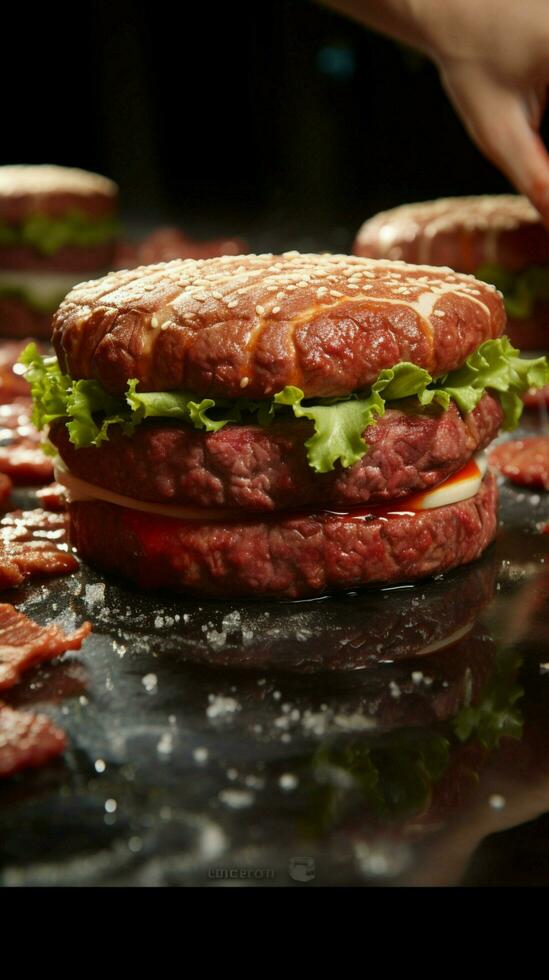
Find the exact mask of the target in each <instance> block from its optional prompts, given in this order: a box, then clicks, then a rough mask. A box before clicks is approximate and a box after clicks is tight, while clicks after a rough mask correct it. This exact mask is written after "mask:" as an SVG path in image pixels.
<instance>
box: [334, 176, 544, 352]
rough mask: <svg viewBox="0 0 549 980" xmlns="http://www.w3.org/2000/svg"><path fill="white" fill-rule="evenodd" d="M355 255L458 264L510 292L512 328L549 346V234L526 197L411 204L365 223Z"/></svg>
mask: <svg viewBox="0 0 549 980" xmlns="http://www.w3.org/2000/svg"><path fill="white" fill-rule="evenodd" d="M353 250H354V252H355V254H356V255H363V256H369V257H371V258H378V259H381V258H389V259H404V260H405V261H406V262H420V263H423V262H427V263H429V264H430V265H443V266H451V268H452V269H456V270H457V271H458V272H465V273H471V274H472V275H474V276H476V277H477V278H478V279H482V280H484V281H485V282H489V283H492V284H493V285H494V286H497V288H498V289H499V290H501V292H502V293H503V296H504V299H505V307H506V311H507V316H508V321H507V333H508V334H509V336H510V337H511V341H512V342H513V343H514V344H517V346H519V347H521V348H522V349H523V350H538V349H542V350H545V349H547V348H549V232H548V231H547V229H546V228H545V227H544V225H543V222H542V219H541V217H540V215H539V214H538V212H537V211H536V210H535V209H534V208H533V207H532V205H531V204H530V202H529V201H528V200H527V199H526V198H525V197H519V196H517V195H513V194H501V195H496V196H492V197H490V196H483V197H450V198H443V199H441V200H438V201H426V202H424V203H420V204H405V205H403V206H401V207H397V208H393V209H392V210H391V211H384V212H382V213H380V214H377V215H375V216H374V217H373V218H370V220H369V221H366V222H365V224H363V225H362V228H361V229H360V231H359V232H358V235H357V237H356V240H355V244H354V249H353Z"/></svg>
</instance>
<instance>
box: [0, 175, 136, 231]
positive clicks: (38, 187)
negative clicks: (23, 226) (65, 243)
mask: <svg viewBox="0 0 549 980" xmlns="http://www.w3.org/2000/svg"><path fill="white" fill-rule="evenodd" d="M117 200H118V188H117V186H116V184H115V183H113V181H112V180H108V178H107V177H101V176H100V175H99V174H94V173H89V172H88V171H86V170H79V169H77V168H76V167H57V166H53V165H50V164H42V165H38V166H26V165H22V164H15V165H13V166H5V167H0V220H1V221H7V222H9V223H13V224H17V222H20V221H23V220H24V219H25V218H28V217H31V216H32V215H35V214H46V215H48V216H49V217H52V218H53V217H61V216H62V215H64V214H66V213H67V211H73V210H77V211H83V212H85V213H86V214H88V215H90V216H91V217H97V218H99V217H103V216H107V215H110V214H112V212H113V211H115V210H116V206H117Z"/></svg>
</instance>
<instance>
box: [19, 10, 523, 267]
mask: <svg viewBox="0 0 549 980" xmlns="http://www.w3.org/2000/svg"><path fill="white" fill-rule="evenodd" d="M2 20H3V29H2V33H3V41H4V43H3V45H2V57H1V59H0V76H2V92H3V95H4V98H3V100H2V116H3V124H4V125H3V132H4V140H3V146H2V151H1V155H0V162H2V163H16V162H36V163H39V162H55V163H61V164H68V165H77V166H81V167H84V168H88V169H91V170H97V171H99V172H100V173H105V174H108V175H109V176H112V177H113V178H114V179H115V180H116V181H117V182H118V183H119V184H120V185H121V188H122V202H123V208H124V213H125V215H126V216H127V217H128V218H129V219H130V221H131V220H132V219H133V220H136V219H139V220H141V221H145V222H153V221H157V220H162V221H166V220H168V221H178V222H180V223H181V224H183V225H184V227H186V228H187V229H189V230H191V231H194V232H195V233H196V232H198V233H200V232H202V233H203V234H210V233H214V234H216V233H227V232H229V233H230V232H240V233H245V234H250V235H251V239H252V243H254V244H255V245H256V246H257V244H258V243H259V244H260V245H261V246H262V247H266V248H270V247H274V248H276V245H277V242H279V241H282V240H283V241H284V242H285V243H288V244H295V245H297V246H302V247H303V245H307V243H308V242H309V240H310V242H315V243H317V244H319V245H324V246H325V247H328V248H335V247H337V248H343V249H346V248H348V247H350V242H351V240H352V235H353V233H354V230H355V229H356V227H357V226H358V225H359V224H360V222H361V221H362V220H363V219H364V218H365V217H367V216H369V215H371V214H372V213H374V212H375V211H377V210H379V209H381V208H385V207H390V206H393V205H396V204H399V203H401V202H403V201H412V200H422V199H426V198H432V197H438V196H441V195H446V194H464V193H476V192H490V191H500V190H504V189H505V188H506V183H505V181H504V179H503V178H502V177H501V176H500V174H499V173H498V172H497V171H496V170H495V169H494V168H493V167H492V166H491V165H490V164H488V163H487V162H486V161H485V160H484V159H483V158H482V156H481V155H480V153H479V152H478V151H477V150H476V149H475V148H474V146H473V145H472V144H471V142H470V141H469V138H468V137H467V135H466V133H465V131H464V130H463V128H462V125H461V123H460V122H459V121H458V119H457V117H456V116H455V114H454V112H453V109H452V108H451V106H450V105H449V103H448V101H447V99H446V97H445V95H444V93H443V91H442V88H441V85H440V83H439V80H438V76H437V73H436V70H435V69H434V68H433V66H432V65H431V64H430V63H428V62H427V61H426V60H424V59H422V58H420V57H419V56H418V55H415V54H413V53H412V52H410V51H407V50H405V49H403V48H402V47H400V46H398V45H396V44H393V43H392V42H390V41H388V40H385V39H382V38H380V37H379V36H376V35H374V34H372V33H370V32H368V31H365V30H364V29H362V28H361V27H359V26H358V25H356V24H353V23H351V22H350V21H347V20H345V19H344V18H342V17H340V16H338V15H337V14H333V13H332V12H331V11H328V10H326V9H324V8H322V7H319V6H317V5H316V4H315V3H313V2H308V0H257V2H254V3H249V2H245V0H243V2H238V0H234V2H233V3H230V2H226V3H215V4H211V3H206V2H202V3H200V2H199V3H185V2H183V3H181V4H180V5H179V7H177V8H174V6H172V5H171V4H169V5H168V4H164V3H152V2H151V3H131V2H129V0H111V2H104V0H100V2H95V3H92V2H89V0H81V2H79V3H78V4H72V5H70V6H68V5H59V4H58V5H55V6H50V5H49V4H43V5H41V6H38V5H36V6H35V5H32V7H31V8H29V6H28V5H25V4H22V3H21V4H19V5H18V4H14V3H10V4H9V6H8V5H6V6H5V7H4V10H3V14H2Z"/></svg>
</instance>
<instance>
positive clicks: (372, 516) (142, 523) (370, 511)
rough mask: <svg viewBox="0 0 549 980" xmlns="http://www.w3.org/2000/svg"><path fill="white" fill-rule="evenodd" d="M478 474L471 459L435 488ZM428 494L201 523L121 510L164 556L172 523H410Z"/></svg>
mask: <svg viewBox="0 0 549 980" xmlns="http://www.w3.org/2000/svg"><path fill="white" fill-rule="evenodd" d="M479 476H480V470H479V468H478V466H477V463H476V462H475V460H474V459H471V460H469V462H468V463H466V464H465V466H463V467H462V468H461V469H460V470H458V472H457V473H455V474H454V475H453V476H451V477H449V479H448V480H445V481H444V483H441V484H439V486H437V487H436V488H435V487H434V488H433V489H437V490H438V489H440V487H448V486H451V485H452V484H456V483H462V482H463V481H464V480H468V479H471V478H475V477H479ZM428 492H430V491H427V492H425V493H420V494H411V495H410V496H408V497H403V498H402V500H401V501H398V502H397V501H389V502H387V503H384V504H375V505H365V506H364V507H354V508H353V509H352V510H349V511H336V510H315V511H313V510H295V511H275V512H271V513H269V514H260V515H259V514H253V515H250V514H249V513H247V512H243V513H242V514H241V515H239V514H236V513H235V514H234V516H231V517H230V518H227V517H224V518H222V519H219V520H216V519H215V518H212V517H208V518H206V519H205V520H204V521H203V522H202V521H201V522H198V521H195V520H185V518H181V517H166V516H164V515H160V514H154V513H150V512H149V513H146V512H144V511H139V510H133V509H131V508H129V507H125V508H122V511H123V520H124V522H125V524H126V526H127V527H128V529H131V530H132V531H133V533H135V534H136V535H138V536H139V537H140V538H141V540H142V541H143V542H144V544H145V545H146V547H147V549H148V550H149V551H150V552H153V553H154V551H156V550H158V551H159V552H165V551H166V548H167V547H168V546H169V543H170V541H171V539H172V535H173V522H174V521H177V522H178V523H180V524H187V525H189V526H190V527H193V526H194V527H196V526H200V524H219V525H220V527H225V526H226V525H227V524H255V523H258V522H260V523H274V522H281V521H293V520H311V521H319V520H320V521H325V520H346V521H349V520H352V521H389V520H394V519H396V518H407V519H412V518H414V517H417V515H418V514H420V513H422V511H421V510H420V509H419V505H420V503H421V502H422V501H423V499H424V498H425V497H426V496H427V494H428Z"/></svg>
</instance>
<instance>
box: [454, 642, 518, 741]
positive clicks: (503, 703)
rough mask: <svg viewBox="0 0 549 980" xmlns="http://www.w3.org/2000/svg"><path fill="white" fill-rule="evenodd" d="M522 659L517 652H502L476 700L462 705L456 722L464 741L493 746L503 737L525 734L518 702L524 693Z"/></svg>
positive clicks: (456, 727)
mask: <svg viewBox="0 0 549 980" xmlns="http://www.w3.org/2000/svg"><path fill="white" fill-rule="evenodd" d="M521 663H522V660H521V658H520V657H517V656H516V655H514V656H509V655H505V654H503V653H501V654H500V655H499V657H498V659H497V661H496V665H495V669H494V673H493V675H492V677H491V678H490V680H489V682H488V684H487V686H486V688H485V689H484V690H483V691H482V692H481V695H480V697H479V698H478V699H477V701H476V703H475V704H474V705H472V704H466V705H465V706H464V707H463V708H461V710H460V711H459V713H458V714H457V715H456V717H455V719H454V721H453V723H452V728H453V731H454V734H455V735H456V736H457V738H458V739H459V740H460V742H467V741H469V740H470V739H475V741H478V742H480V743H481V745H484V747H485V748H487V749H493V748H497V746H498V745H499V742H500V739H501V738H515V739H520V738H521V736H522V728H523V718H522V712H521V710H520V708H519V707H518V706H517V701H519V700H520V699H521V698H522V697H523V695H524V689H523V688H522V687H520V685H519V684H518V682H517V674H518V670H519V668H520V665H521Z"/></svg>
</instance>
